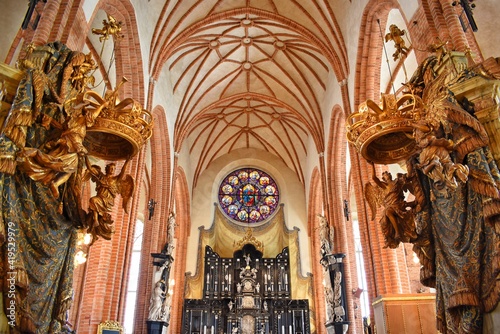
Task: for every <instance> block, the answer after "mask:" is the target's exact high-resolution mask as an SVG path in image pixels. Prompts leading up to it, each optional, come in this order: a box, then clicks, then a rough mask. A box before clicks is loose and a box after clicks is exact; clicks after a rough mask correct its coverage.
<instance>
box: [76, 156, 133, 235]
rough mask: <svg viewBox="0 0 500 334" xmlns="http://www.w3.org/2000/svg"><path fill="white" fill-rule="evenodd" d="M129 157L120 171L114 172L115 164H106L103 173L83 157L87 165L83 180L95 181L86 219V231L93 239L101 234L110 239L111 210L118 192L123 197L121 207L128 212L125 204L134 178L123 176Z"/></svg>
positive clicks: (130, 195) (111, 227)
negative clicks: (94, 190) (94, 193)
mask: <svg viewBox="0 0 500 334" xmlns="http://www.w3.org/2000/svg"><path fill="white" fill-rule="evenodd" d="M129 162H130V160H129V159H127V160H126V161H125V164H124V165H123V167H122V169H121V171H120V173H119V174H118V175H114V174H115V169H116V164H115V163H109V164H107V165H106V168H105V173H103V172H102V171H101V168H100V167H99V166H97V165H90V162H89V159H88V157H85V164H86V165H87V170H86V174H85V175H84V180H85V181H86V180H88V179H89V178H91V179H92V181H94V182H95V183H96V193H97V194H96V195H95V196H93V197H91V198H90V200H89V213H88V215H87V219H86V222H85V224H86V226H85V227H87V233H90V234H92V237H93V238H94V240H96V238H97V237H99V236H101V237H103V238H104V239H106V240H110V239H111V234H112V233H113V225H112V224H113V220H112V219H111V214H110V213H111V211H112V209H113V205H114V203H115V197H116V196H117V195H118V194H120V195H121V196H122V198H123V209H124V210H125V212H127V213H128V210H127V204H128V201H129V199H130V198H131V197H132V194H133V193H134V179H133V178H132V176H131V175H129V174H127V175H125V176H124V173H125V170H126V168H127V165H128V163H129Z"/></svg>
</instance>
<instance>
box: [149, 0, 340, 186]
mask: <svg viewBox="0 0 500 334" xmlns="http://www.w3.org/2000/svg"><path fill="white" fill-rule="evenodd" d="M330 3H331V1H326V0H311V1H294V0H222V1H215V0H212V1H207V0H203V1H187V0H184V1H167V2H166V3H165V5H164V6H163V7H161V8H159V10H161V14H160V17H159V21H158V24H157V26H156V30H155V32H154V35H153V40H152V45H151V69H150V71H151V73H152V74H153V77H155V78H157V77H158V76H159V75H160V73H161V72H162V71H164V70H165V67H166V68H167V70H168V73H169V76H170V81H171V84H172V87H173V92H172V93H173V96H172V97H170V99H169V100H170V101H171V102H172V103H171V105H170V107H169V108H170V110H174V112H176V117H175V129H174V149H175V150H176V151H177V152H178V151H179V150H180V149H181V147H182V146H183V145H187V146H188V150H189V153H190V156H191V162H193V168H194V178H195V180H196V178H197V176H198V175H199V174H200V173H201V172H202V171H203V170H204V169H205V168H206V167H207V166H208V165H209V164H210V162H212V161H213V160H214V159H216V158H218V157H220V156H222V155H224V154H228V153H231V152H232V151H233V150H236V149H240V148H254V149H261V150H264V151H267V152H270V153H272V154H274V155H275V156H277V157H278V158H279V159H281V160H282V161H283V162H284V163H285V164H286V165H287V166H288V167H289V168H290V169H292V170H293V171H294V172H295V173H296V174H297V176H298V178H299V179H300V180H301V181H304V167H305V166H304V163H305V161H306V157H307V155H308V154H310V153H311V152H308V141H310V140H311V141H312V142H313V143H314V146H315V148H316V152H313V153H318V152H321V151H323V147H324V142H323V138H324V134H323V131H324V122H325V120H324V119H323V116H322V114H323V113H324V112H325V111H324V110H322V105H323V100H324V99H325V94H327V93H328V92H327V79H328V78H329V76H331V75H334V76H335V77H336V78H337V81H341V80H343V79H344V78H345V77H346V76H347V73H348V65H347V55H346V49H345V45H344V41H343V38H342V35H341V34H340V31H339V28H338V25H337V23H336V19H335V15H334V12H333V8H332V7H331V6H330Z"/></svg>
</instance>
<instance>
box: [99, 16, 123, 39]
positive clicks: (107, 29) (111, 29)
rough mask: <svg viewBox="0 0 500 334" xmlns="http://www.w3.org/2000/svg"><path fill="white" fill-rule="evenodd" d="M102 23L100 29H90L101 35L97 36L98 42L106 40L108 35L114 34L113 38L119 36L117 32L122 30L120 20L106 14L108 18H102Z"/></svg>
mask: <svg viewBox="0 0 500 334" xmlns="http://www.w3.org/2000/svg"><path fill="white" fill-rule="evenodd" d="M102 24H103V27H102V28H101V29H97V28H93V29H92V33H93V34H95V35H101V37H99V41H100V42H102V41H104V40H107V39H108V38H109V36H115V38H119V37H120V36H119V35H118V34H119V33H120V32H121V31H122V22H121V21H117V20H116V19H115V18H114V17H113V16H111V15H109V14H108V20H107V21H106V20H103V21H102Z"/></svg>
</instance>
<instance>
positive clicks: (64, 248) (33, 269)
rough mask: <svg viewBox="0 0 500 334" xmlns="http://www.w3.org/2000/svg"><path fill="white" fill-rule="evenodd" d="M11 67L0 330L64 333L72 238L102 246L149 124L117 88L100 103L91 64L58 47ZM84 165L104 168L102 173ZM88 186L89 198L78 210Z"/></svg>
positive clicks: (0, 148)
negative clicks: (14, 70)
mask: <svg viewBox="0 0 500 334" xmlns="http://www.w3.org/2000/svg"><path fill="white" fill-rule="evenodd" d="M19 68H20V69H21V70H22V71H23V72H22V73H23V76H22V79H21V81H20V82H19V86H18V89H17V93H16V95H15V98H14V100H13V102H12V106H11V108H10V111H9V114H8V116H7V119H6V121H5V123H4V127H3V128H2V132H1V135H0V194H1V196H0V205H1V212H2V216H1V220H0V242H1V244H2V247H1V251H0V252H1V254H0V255H1V260H0V279H1V282H3V284H2V286H3V292H4V294H3V296H4V298H7V300H3V302H4V303H3V304H4V305H14V306H13V308H12V309H6V308H5V309H4V311H6V312H4V314H2V313H0V328H3V326H4V325H5V322H6V321H7V326H10V328H11V333H18V332H22V333H66V332H70V330H71V329H70V328H68V327H67V323H66V320H67V311H68V310H69V308H70V306H71V300H72V294H73V291H72V279H73V275H72V274H73V267H74V256H75V248H76V241H77V232H78V231H85V232H86V233H90V234H92V236H93V237H94V240H95V239H97V238H98V237H102V238H104V239H109V238H111V235H112V233H113V220H112V218H111V210H112V207H113V206H114V199H115V197H116V196H117V195H118V194H120V195H121V196H122V197H123V199H124V202H123V203H124V207H126V204H127V200H128V199H129V198H130V197H131V196H132V194H133V190H134V186H133V184H134V181H133V179H132V178H131V177H130V175H125V173H124V172H125V170H126V168H127V165H128V163H129V161H130V159H131V158H132V157H133V156H134V155H135V154H137V152H138V151H139V150H140V149H141V147H142V145H143V144H144V143H145V141H146V140H147V139H148V138H149V136H150V135H151V129H152V118H151V115H150V114H149V112H147V111H145V110H143V109H142V107H141V106H140V104H139V103H137V102H136V101H134V100H132V99H130V98H128V99H124V100H123V101H119V99H118V96H117V95H118V94H117V91H118V88H119V87H118V88H117V89H116V90H113V91H111V92H108V93H107V94H106V95H105V96H104V97H101V96H100V95H98V94H97V93H95V92H93V91H91V90H90V89H89V87H88V85H89V84H92V83H93V79H92V77H91V72H92V70H93V69H95V64H94V62H93V60H92V58H91V57H90V56H89V55H85V54H83V53H80V52H75V51H72V50H70V49H68V48H67V47H66V46H65V45H63V44H61V43H58V42H55V43H50V44H47V45H44V46H40V47H34V46H33V47H31V48H30V50H29V51H28V53H27V57H26V59H23V60H21V61H20V62H19ZM123 82H125V81H123ZM123 82H122V83H123ZM122 83H121V84H122ZM121 84H120V85H121ZM89 157H93V159H94V161H97V158H102V159H105V160H108V161H109V160H111V162H109V163H108V165H107V166H106V168H105V169H106V172H105V173H103V172H101V171H100V167H98V165H97V164H91V163H90V161H89ZM125 159H126V162H125V164H124V165H123V167H122V169H121V171H120V173H118V174H117V175H115V161H118V160H125ZM88 179H91V180H92V181H94V182H95V183H96V192H97V194H96V195H95V196H94V197H92V198H91V199H90V201H89V203H82V199H81V197H82V196H81V194H82V182H84V181H88ZM9 277H15V280H13V282H14V283H13V284H10V285H9V284H7V283H6V282H8V279H9Z"/></svg>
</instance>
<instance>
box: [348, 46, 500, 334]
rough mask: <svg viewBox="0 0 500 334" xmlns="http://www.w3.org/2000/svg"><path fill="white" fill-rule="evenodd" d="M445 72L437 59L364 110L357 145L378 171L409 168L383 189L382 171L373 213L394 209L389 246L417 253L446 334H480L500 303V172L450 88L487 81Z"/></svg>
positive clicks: (469, 112)
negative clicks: (399, 92) (398, 91)
mask: <svg viewBox="0 0 500 334" xmlns="http://www.w3.org/2000/svg"><path fill="white" fill-rule="evenodd" d="M442 65H443V64H441V63H440V59H438V58H436V57H434V56H432V57H429V58H428V59H427V60H425V61H424V62H423V63H422V64H421V65H420V66H419V67H418V69H417V71H416V72H415V74H414V76H413V77H412V78H411V80H410V81H409V82H408V83H407V84H406V90H407V92H406V93H404V95H403V96H402V97H401V98H399V99H397V100H396V98H395V97H391V96H387V95H383V99H382V100H383V102H385V103H384V104H383V108H381V107H378V106H376V105H375V104H374V102H373V101H367V102H366V103H365V104H362V105H361V106H360V112H358V113H356V114H353V115H352V116H351V117H350V119H349V121H350V122H353V123H351V124H349V125H348V138H349V140H350V141H351V142H352V143H353V144H354V145H356V148H357V149H358V150H359V151H360V153H361V154H362V155H363V157H364V158H365V159H366V160H368V161H370V162H372V163H373V162H375V163H383V164H388V163H394V162H400V163H404V162H405V160H406V167H407V173H406V174H402V173H398V175H397V177H396V179H394V180H393V178H392V175H391V174H390V173H388V172H384V175H383V178H382V180H380V179H378V177H377V176H376V175H375V169H374V170H373V180H374V181H375V185H374V184H371V183H368V184H367V185H366V186H365V196H366V199H367V200H368V202H369V204H370V207H371V208H372V211H373V212H374V213H375V211H376V209H377V206H378V207H383V208H384V210H383V211H382V216H381V219H380V221H379V223H380V224H381V227H382V232H383V233H384V237H385V246H386V247H390V248H396V247H398V246H399V244H400V243H401V242H407V243H412V244H413V245H414V247H413V249H414V251H415V253H416V254H417V255H418V257H419V259H420V262H421V265H422V267H421V281H422V283H423V284H424V285H426V286H429V287H433V288H436V311H437V327H438V330H439V331H440V332H442V333H477V334H480V333H482V328H483V316H484V314H485V313H487V312H491V311H493V310H494V309H495V307H496V306H497V304H498V302H499V301H500V280H499V278H500V253H499V252H500V249H499V245H500V234H499V231H500V229H499V226H500V172H499V169H498V167H497V164H496V162H495V160H494V159H493V156H492V154H491V152H490V149H489V147H488V145H489V138H488V134H487V133H486V131H485V129H484V127H483V126H482V125H481V123H480V122H479V121H478V119H477V118H476V117H475V116H474V110H473V109H472V108H470V106H469V105H468V103H467V101H465V100H464V101H460V102H459V101H457V99H456V98H455V96H454V94H453V93H452V91H451V89H450V87H452V86H453V85H454V84H457V83H460V82H461V81H463V80H467V79H468V78H470V77H472V76H474V75H477V73H474V70H473V69H471V70H468V71H467V70H465V71H464V72H462V73H457V72H455V73H452V72H450V71H449V70H448V69H447V67H446V65H445V66H444V67H443V66H442ZM451 66H455V65H451ZM437 69H440V70H439V71H438V70H437ZM454 70H455V71H456V69H454ZM438 73H439V74H438ZM466 108H467V109H466ZM405 190H409V191H410V192H411V194H413V195H414V200H411V201H409V200H407V199H405V196H404V193H403V192H404V191H405ZM374 218H375V214H374V215H373V217H372V219H374Z"/></svg>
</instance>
